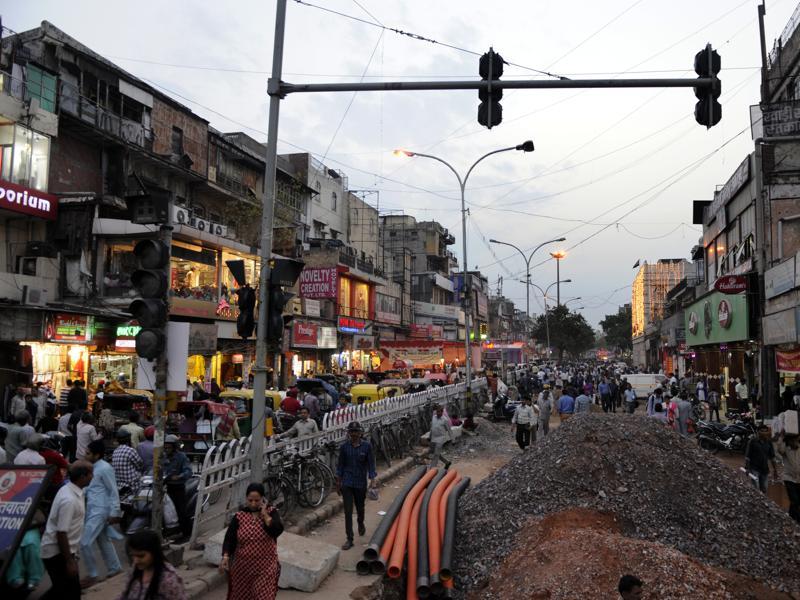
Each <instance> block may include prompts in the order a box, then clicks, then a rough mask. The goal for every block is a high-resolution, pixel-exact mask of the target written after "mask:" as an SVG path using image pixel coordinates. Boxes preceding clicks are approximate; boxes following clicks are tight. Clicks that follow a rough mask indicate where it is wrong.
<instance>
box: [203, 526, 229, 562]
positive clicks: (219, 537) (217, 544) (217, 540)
mask: <svg viewBox="0 0 800 600" xmlns="http://www.w3.org/2000/svg"><path fill="white" fill-rule="evenodd" d="M224 541H225V530H224V529H223V530H222V531H220V532H219V533H216V534H214V535H213V536H212V537H210V538H208V540H207V541H206V547H205V548H203V558H205V560H206V562H209V563H211V564H212V565H216V566H219V563H221V562H222V543H223V542H224Z"/></svg>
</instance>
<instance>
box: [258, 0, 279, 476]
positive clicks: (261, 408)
mask: <svg viewBox="0 0 800 600" xmlns="http://www.w3.org/2000/svg"><path fill="white" fill-rule="evenodd" d="M285 27H286V0H277V10H276V13H275V40H274V44H273V49H272V76H271V77H270V80H269V85H268V87H267V92H268V94H269V123H268V129H267V154H266V160H265V167H264V197H263V207H262V213H261V249H260V256H261V275H260V278H259V281H258V324H257V327H256V364H255V366H254V367H253V371H254V378H253V416H252V421H251V422H252V433H251V437H250V471H251V473H250V474H251V478H252V480H253V481H255V482H258V483H260V482H262V481H264V458H263V457H264V419H265V415H266V401H265V398H264V390H265V389H266V387H267V350H268V341H267V319H268V315H269V310H268V309H269V306H268V305H269V281H270V260H271V259H272V225H273V220H274V216H275V186H276V182H275V169H276V167H277V160H278V116H279V114H280V102H281V94H280V91H279V90H278V89H277V83H278V82H280V80H281V72H282V70H283V40H284V29H285Z"/></svg>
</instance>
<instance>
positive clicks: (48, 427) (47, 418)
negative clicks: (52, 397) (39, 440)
mask: <svg viewBox="0 0 800 600" xmlns="http://www.w3.org/2000/svg"><path fill="white" fill-rule="evenodd" d="M55 414H56V407H55V406H54V405H52V404H49V403H46V404H45V406H44V413H43V416H42V417H41V418H40V419H39V422H38V423H37V424H36V428H35V429H36V432H37V433H50V432H51V431H57V430H58V419H56V417H55Z"/></svg>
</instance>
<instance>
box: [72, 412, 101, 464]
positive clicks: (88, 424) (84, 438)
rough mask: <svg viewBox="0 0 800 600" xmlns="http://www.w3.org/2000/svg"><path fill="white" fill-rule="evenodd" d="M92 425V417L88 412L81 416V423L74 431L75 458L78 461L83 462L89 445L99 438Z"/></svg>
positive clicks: (93, 421)
mask: <svg viewBox="0 0 800 600" xmlns="http://www.w3.org/2000/svg"><path fill="white" fill-rule="evenodd" d="M94 423H95V420H94V415H93V414H92V413H90V412H89V411H85V412H84V413H83V414H82V415H81V421H80V423H78V426H77V427H76V429H75V456H76V457H77V458H78V460H85V459H86V452H87V450H88V449H89V443H90V442H94V441H95V440H99V439H100V438H101V436H100V434H99V433H98V432H97V429H96V428H95V426H94Z"/></svg>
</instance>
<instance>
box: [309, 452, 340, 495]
mask: <svg viewBox="0 0 800 600" xmlns="http://www.w3.org/2000/svg"><path fill="white" fill-rule="evenodd" d="M314 464H315V465H317V466H319V468H320V469H321V470H322V475H323V476H324V477H325V487H326V488H327V490H328V492H330V491H331V490H332V489H333V486H334V485H335V484H336V475H335V474H334V472H333V469H331V468H330V467H329V466H328V465H327V464H326V463H325V462H324V461H322V460H320V459H318V458H317V459H314Z"/></svg>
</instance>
